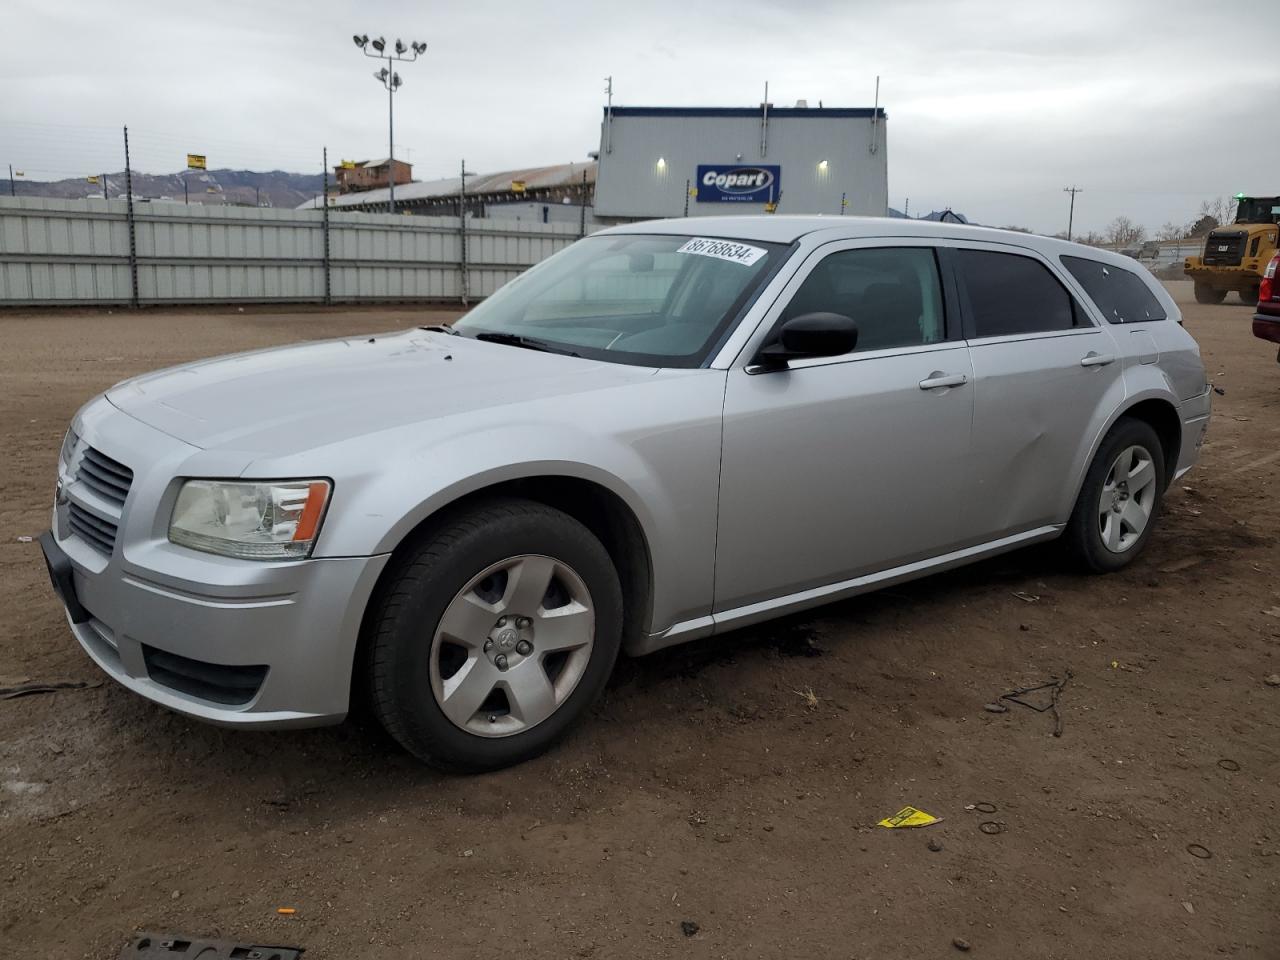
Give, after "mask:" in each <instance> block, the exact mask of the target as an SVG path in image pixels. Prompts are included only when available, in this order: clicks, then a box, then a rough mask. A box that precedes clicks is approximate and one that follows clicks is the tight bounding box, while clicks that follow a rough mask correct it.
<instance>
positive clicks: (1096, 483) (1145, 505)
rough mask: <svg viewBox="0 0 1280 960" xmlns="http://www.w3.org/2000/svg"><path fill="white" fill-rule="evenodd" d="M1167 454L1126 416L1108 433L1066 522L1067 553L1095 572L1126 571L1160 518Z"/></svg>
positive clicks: (1157, 440)
mask: <svg viewBox="0 0 1280 960" xmlns="http://www.w3.org/2000/svg"><path fill="white" fill-rule="evenodd" d="M1165 476H1166V474H1165V463H1164V452H1163V450H1162V448H1161V446H1160V438H1159V437H1158V436H1157V435H1156V432H1155V430H1154V429H1152V427H1151V425H1150V424H1148V423H1146V422H1144V421H1142V420H1135V419H1132V418H1130V417H1123V418H1121V419H1120V420H1118V421H1116V423H1115V425H1114V426H1113V427H1112V428H1111V429H1110V430H1109V431H1108V432H1107V435H1106V436H1105V437H1104V438H1103V440H1102V444H1101V445H1100V446H1099V447H1098V452H1097V453H1096V454H1095V455H1094V458H1093V463H1092V464H1090V465H1089V471H1088V473H1086V474H1085V478H1084V484H1083V485H1082V486H1081V488H1080V495H1079V497H1077V498H1076V506H1075V509H1074V510H1073V511H1072V512H1071V519H1070V520H1069V521H1068V522H1067V529H1066V531H1065V534H1064V535H1065V540H1066V546H1067V549H1068V550H1069V551H1070V552H1071V554H1072V555H1073V556H1074V558H1075V559H1076V561H1077V562H1078V563H1079V564H1080V565H1081V566H1082V567H1083V568H1084V569H1085V570H1086V571H1089V572H1092V573H1111V572H1113V571H1115V570H1119V569H1121V568H1122V567H1127V566H1128V565H1129V564H1130V563H1132V562H1133V561H1134V560H1135V559H1136V558H1137V556H1138V555H1139V554H1140V553H1141V552H1142V550H1143V548H1144V547H1146V545H1147V540H1148V539H1149V538H1150V536H1151V531H1152V529H1154V527H1155V525H1156V520H1157V519H1158V518H1159V515H1160V502H1161V498H1162V497H1163V495H1164V488H1165Z"/></svg>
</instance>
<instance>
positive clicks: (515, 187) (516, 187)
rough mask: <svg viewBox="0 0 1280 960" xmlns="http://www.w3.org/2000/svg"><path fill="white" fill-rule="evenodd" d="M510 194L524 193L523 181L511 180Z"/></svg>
mask: <svg viewBox="0 0 1280 960" xmlns="http://www.w3.org/2000/svg"><path fill="white" fill-rule="evenodd" d="M511 192H512V193H524V181H523V180H512V181H511Z"/></svg>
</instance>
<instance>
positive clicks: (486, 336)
mask: <svg viewBox="0 0 1280 960" xmlns="http://www.w3.org/2000/svg"><path fill="white" fill-rule="evenodd" d="M475 339H477V340H484V341H485V342H487V343H505V344H508V345H510V346H513V347H524V348H525V349H526V350H540V351H542V352H543V353H559V354H562V355H563V356H566V357H576V356H578V354H576V353H574V352H573V351H572V350H565V349H563V348H561V347H554V346H552V345H551V344H549V343H547V342H546V341H544V340H535V339H534V338H533V337H522V336H520V334H518V333H493V332H490V331H484V332H481V333H477V334H476V335H475Z"/></svg>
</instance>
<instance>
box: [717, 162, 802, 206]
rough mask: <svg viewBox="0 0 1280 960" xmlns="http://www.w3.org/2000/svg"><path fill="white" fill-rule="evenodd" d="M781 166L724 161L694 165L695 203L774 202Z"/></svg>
mask: <svg viewBox="0 0 1280 960" xmlns="http://www.w3.org/2000/svg"><path fill="white" fill-rule="evenodd" d="M781 183H782V168H781V167H779V166H765V165H760V166H754V165H743V164H726V165H723V166H718V165H715V164H708V163H703V164H699V165H698V181H697V187H698V203H776V202H777V200H778V195H779V194H780V193H781V190H782V187H781Z"/></svg>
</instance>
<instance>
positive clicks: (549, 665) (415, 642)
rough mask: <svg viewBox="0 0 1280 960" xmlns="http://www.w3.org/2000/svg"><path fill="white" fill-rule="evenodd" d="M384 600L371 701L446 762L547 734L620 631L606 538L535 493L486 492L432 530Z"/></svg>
mask: <svg viewBox="0 0 1280 960" xmlns="http://www.w3.org/2000/svg"><path fill="white" fill-rule="evenodd" d="M376 604H377V605H376V606H375V608H374V609H373V611H372V614H373V615H372V616H371V618H370V620H369V630H370V634H369V639H368V643H369V658H370V659H369V679H370V688H371V691H370V692H371V699H372V706H373V709H374V712H375V714H376V715H377V717H378V719H379V720H380V721H381V722H382V725H383V726H384V727H385V728H386V730H387V732H388V733H389V734H391V736H392V737H394V738H395V739H396V740H397V741H398V742H399V743H400V744H401V745H402V746H403V747H404V748H405V749H406V750H408V751H409V752H410V753H412V754H413V755H414V756H416V757H418V758H419V759H420V760H422V761H424V762H425V763H427V764H429V765H431V766H433V767H436V768H438V769H441V770H445V771H449V772H457V773H477V772H481V771H486V770H496V769H499V768H501V767H506V766H510V765H512V764H516V763H521V762H523V761H525V760H528V759H530V758H532V757H535V756H537V755H538V754H540V753H542V752H544V751H545V750H547V749H548V748H550V747H551V746H552V745H553V744H554V743H555V742H556V741H558V740H559V739H560V738H561V737H562V736H563V735H564V734H565V733H566V732H567V731H568V730H569V728H570V727H571V726H572V725H573V723H574V722H575V721H576V720H577V719H578V718H579V717H580V716H581V715H582V714H583V713H584V712H585V711H586V710H587V708H588V707H589V706H590V705H591V703H592V702H593V701H594V700H595V699H596V698H597V697H598V696H599V695H600V693H601V691H603V689H604V686H605V683H606V682H607V681H608V679H609V674H610V673H611V672H612V670H613V665H614V662H615V660H616V659H617V656H618V650H619V648H620V646H621V641H622V620H623V614H622V588H621V586H620V585H619V581H618V575H617V572H616V571H615V569H614V567H613V563H612V561H611V559H610V557H609V553H608V551H606V550H605V548H604V546H603V545H602V544H601V543H600V541H599V540H598V539H596V537H595V536H594V535H593V534H592V533H591V531H590V530H588V529H587V528H586V527H584V526H583V525H582V524H581V523H579V522H578V521H577V520H574V519H573V518H572V517H570V516H568V515H566V514H564V513H561V512H560V511H558V510H554V509H552V508H551V507H548V506H546V505H544V504H541V503H536V502H534V501H529V500H516V499H504V500H493V501H489V502H487V503H483V504H480V505H477V506H476V507H473V508H471V509H469V510H467V511H466V512H464V513H461V514H459V515H458V516H457V517H455V518H453V519H452V520H450V521H448V522H447V523H446V524H444V525H443V526H441V527H439V528H437V529H436V530H434V531H433V532H431V533H430V534H428V535H427V536H426V537H425V538H424V539H423V540H421V541H420V542H418V543H416V544H414V545H412V546H411V547H409V548H408V549H407V550H406V551H405V554H404V556H403V557H402V558H400V560H399V563H398V567H397V568H396V569H395V570H394V571H393V572H392V573H391V574H390V576H389V578H388V580H387V583H386V586H385V587H384V588H383V589H382V590H381V591H380V594H379V598H378V600H377V601H376ZM499 661H501V662H500V663H499Z"/></svg>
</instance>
